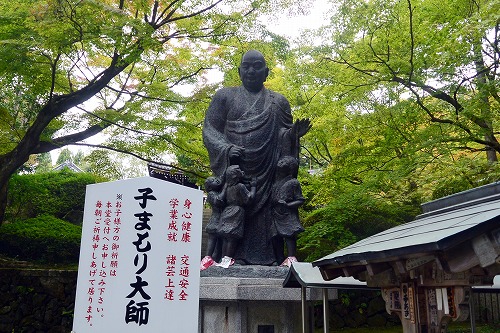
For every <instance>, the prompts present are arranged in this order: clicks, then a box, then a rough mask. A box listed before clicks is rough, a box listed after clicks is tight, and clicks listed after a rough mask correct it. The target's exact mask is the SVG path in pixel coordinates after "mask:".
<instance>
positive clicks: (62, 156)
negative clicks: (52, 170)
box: [56, 148, 73, 165]
mask: <svg viewBox="0 0 500 333" xmlns="http://www.w3.org/2000/svg"><path fill="white" fill-rule="evenodd" d="M66 161H73V153H72V152H71V150H69V149H68V148H63V149H61V152H60V153H59V156H58V157H57V161H56V165H59V164H62V163H64V162H66Z"/></svg>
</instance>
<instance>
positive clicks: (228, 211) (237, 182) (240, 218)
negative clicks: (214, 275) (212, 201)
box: [217, 165, 256, 268]
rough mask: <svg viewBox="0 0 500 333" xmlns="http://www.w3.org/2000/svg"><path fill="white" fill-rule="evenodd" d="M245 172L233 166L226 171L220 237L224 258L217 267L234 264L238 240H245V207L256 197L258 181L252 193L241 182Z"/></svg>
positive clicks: (253, 186)
mask: <svg viewBox="0 0 500 333" xmlns="http://www.w3.org/2000/svg"><path fill="white" fill-rule="evenodd" d="M244 175H245V174H244V172H243V171H242V170H241V169H240V167H239V165H231V166H229V167H228V168H227V170H226V185H225V199H226V207H225V208H224V210H223V211H222V213H221V217H220V228H219V229H218V234H219V237H222V238H223V243H222V255H223V258H222V260H221V262H220V263H219V264H217V266H220V267H224V268H228V267H229V266H231V265H233V264H234V259H233V257H234V254H235V252H236V246H237V243H238V240H240V239H241V238H243V232H244V225H245V208H244V207H245V206H246V205H248V204H249V203H250V202H251V201H252V200H253V198H254V197H255V192H256V188H255V186H256V181H255V179H253V180H252V181H251V182H250V186H251V189H250V191H249V190H248V189H247V187H246V186H245V185H244V184H243V183H242V182H241V181H242V180H243V176H244Z"/></svg>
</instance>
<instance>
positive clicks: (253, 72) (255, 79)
mask: <svg viewBox="0 0 500 333" xmlns="http://www.w3.org/2000/svg"><path fill="white" fill-rule="evenodd" d="M238 73H239V74H240V79H241V82H242V83H243V86H244V87H245V88H246V89H247V90H248V91H251V92H259V91H260V90H261V89H262V87H263V86H264V82H265V81H266V78H267V76H268V75H269V68H268V67H267V64H266V60H265V59H264V56H263V55H262V53H260V52H259V51H256V50H250V51H248V52H246V53H245V54H244V55H243V58H241V64H240V67H238Z"/></svg>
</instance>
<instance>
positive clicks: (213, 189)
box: [200, 177, 226, 271]
mask: <svg viewBox="0 0 500 333" xmlns="http://www.w3.org/2000/svg"><path fill="white" fill-rule="evenodd" d="M222 184H223V181H222V179H221V178H220V177H208V178H207V179H206V180H205V190H206V191H207V202H208V203H209V204H210V206H211V207H212V215H211V216H210V219H209V220H208V224H207V226H206V227H205V231H206V232H207V234H208V240H207V250H206V252H205V257H204V258H203V259H202V260H201V264H200V270H201V271H203V270H205V269H207V268H208V267H210V266H212V265H213V264H215V261H214V259H213V258H212V257H213V256H214V253H215V252H216V248H215V247H216V245H217V244H218V237H217V229H218V227H219V224H220V215H221V213H222V210H223V208H224V206H225V204H226V203H225V200H224V190H223V189H222ZM219 243H220V242H219ZM219 252H220V250H219Z"/></svg>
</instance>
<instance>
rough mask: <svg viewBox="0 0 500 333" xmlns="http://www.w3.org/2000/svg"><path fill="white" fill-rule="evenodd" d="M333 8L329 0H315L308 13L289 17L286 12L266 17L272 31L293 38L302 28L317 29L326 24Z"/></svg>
mask: <svg viewBox="0 0 500 333" xmlns="http://www.w3.org/2000/svg"><path fill="white" fill-rule="evenodd" d="M331 8H332V4H331V2H330V1H329V0H313V1H312V5H311V7H310V8H309V13H308V14H307V15H297V16H293V17H287V16H286V14H285V13H282V15H278V16H276V15H273V16H272V17H266V21H268V22H270V23H268V28H269V29H270V30H271V31H272V32H274V33H276V34H279V35H281V36H284V37H289V38H292V39H293V38H295V37H298V36H299V34H300V31H301V30H305V29H316V28H319V27H320V26H321V25H324V24H326V23H327V22H328V19H329V15H328V12H329V11H330V10H331Z"/></svg>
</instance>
